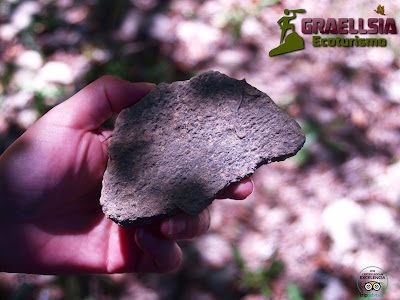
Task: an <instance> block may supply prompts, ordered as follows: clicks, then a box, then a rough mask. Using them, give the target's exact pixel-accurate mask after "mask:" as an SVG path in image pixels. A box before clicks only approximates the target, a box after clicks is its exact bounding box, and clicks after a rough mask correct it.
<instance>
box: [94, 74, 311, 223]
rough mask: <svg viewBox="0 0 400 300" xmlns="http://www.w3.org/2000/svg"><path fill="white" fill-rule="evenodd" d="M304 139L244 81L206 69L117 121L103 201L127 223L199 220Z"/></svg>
mask: <svg viewBox="0 0 400 300" xmlns="http://www.w3.org/2000/svg"><path fill="white" fill-rule="evenodd" d="M304 141H305V137H304V134H303V133H302V131H301V129H300V126H299V125H298V124H297V123H296V122H295V121H294V120H293V119H292V118H291V117H290V116H289V115H287V114H286V113H285V112H284V111H282V110H281V109H280V108H279V107H278V106H276V104H275V103H274V102H273V101H272V100H271V99H270V98H269V97H268V96H267V95H266V94H264V93H262V92H260V91H259V90H257V89H256V88H254V87H252V86H251V85H249V84H248V83H246V81H245V80H241V81H240V80H236V79H233V78H230V77H228V76H226V75H223V74H221V73H219V72H207V73H203V74H201V75H199V76H196V77H194V78H192V79H191V80H188V81H181V82H174V83H172V84H166V83H161V84H159V85H158V86H157V87H156V88H155V89H154V90H152V91H151V92H150V93H149V94H148V95H147V96H145V97H144V98H143V99H142V100H141V101H140V102H139V103H138V104H136V105H134V106H133V107H130V108H127V109H124V110H123V111H122V112H121V113H120V115H119V116H118V119H117V121H116V125H115V131H114V133H113V136H112V138H111V141H110V147H109V161H108V165H107V170H106V172H105V174H104V178H103V189H102V194H101V199H100V203H101V205H102V206H103V212H104V213H105V214H106V215H107V217H109V218H110V219H112V220H113V221H114V222H116V223H118V224H120V225H123V226H132V225H141V224H147V223H151V222H152V221H154V220H158V219H162V218H165V217H167V216H173V215H176V214H179V213H182V212H184V213H187V214H189V215H196V214H198V213H200V212H201V211H202V210H203V209H204V208H206V207H207V206H208V205H210V204H211V202H212V201H213V200H214V198H215V196H216V194H217V193H218V192H219V191H221V190H223V189H224V188H226V187H227V186H228V185H229V184H231V183H234V182H238V181H240V180H241V179H243V178H245V177H249V176H250V175H251V174H253V173H254V170H255V169H256V168H257V167H259V166H261V165H262V164H267V163H270V162H273V161H280V160H284V159H286V158H287V157H290V156H292V155H294V154H296V152H297V151H299V150H300V148H301V147H302V145H303V144H304Z"/></svg>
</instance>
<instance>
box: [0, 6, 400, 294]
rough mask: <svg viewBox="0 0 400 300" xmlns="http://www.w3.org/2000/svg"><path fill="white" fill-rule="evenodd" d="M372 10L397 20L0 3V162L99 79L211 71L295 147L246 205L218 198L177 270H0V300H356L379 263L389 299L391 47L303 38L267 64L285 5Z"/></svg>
mask: <svg viewBox="0 0 400 300" xmlns="http://www.w3.org/2000/svg"><path fill="white" fill-rule="evenodd" d="M378 4H382V5H384V6H385V13H386V14H387V16H386V17H393V18H395V20H399V16H400V4H399V3H397V2H394V1H391V2H386V3H380V2H379V3H378V2H376V1H364V0H359V1H352V2H350V1H318V2H315V1H309V0H304V1H290V0H287V1H273V0H271V1H270V0H260V1H252V0H241V1H239V0H205V1H200V0H199V1H195V0H171V1H158V0H131V1H127V0H123V1H111V0H109V1H107V0H97V1H96V0H85V1H74V0H57V1H51V0H39V1H18V0H14V1H10V0H8V1H1V2H0V56H1V59H0V101H1V102H0V151H1V152H2V151H4V149H6V148H7V147H8V146H9V145H10V144H11V143H12V142H13V141H14V140H15V139H16V138H17V137H18V136H19V135H20V134H21V133H22V132H23V131H24V130H26V129H27V128H28V127H29V126H30V125H31V124H32V123H33V122H35V120H37V119H38V118H39V117H40V116H42V115H43V114H44V113H46V111H48V110H49V109H50V108H51V107H53V106H55V105H57V104H58V103H60V102H61V101H63V100H65V99H67V98H68V97H69V96H70V95H72V94H74V93H75V92H76V91H77V90H79V89H81V88H82V87H84V86H86V85H87V84H88V83H90V82H91V81H93V80H95V79H96V78H99V77H100V76H102V75H105V74H113V75H117V76H120V77H122V78H125V79H128V80H130V81H149V82H156V83H159V82H162V81H165V82H172V81H175V80H182V79H188V78H190V77H191V76H193V75H195V74H197V73H198V72H201V71H205V70H210V69H213V70H219V71H221V72H224V73H226V74H228V75H230V76H233V77H236V78H238V79H242V78H246V80H247V81H248V82H249V83H250V84H252V85H254V86H256V87H257V88H258V89H260V90H262V91H264V92H266V93H267V94H268V95H269V96H270V97H271V98H272V99H273V100H274V101H275V102H276V103H277V104H278V105H280V106H281V107H282V108H283V109H285V110H286V111H287V112H288V113H289V114H290V115H291V116H293V117H294V118H295V119H296V120H297V121H298V122H299V123H300V124H301V126H302V128H303V130H304V131H305V132H306V134H307V143H306V145H305V147H304V149H303V150H301V152H300V153H299V154H298V155H297V156H296V157H294V158H292V159H289V160H287V161H285V162H281V163H273V164H271V165H268V166H263V167H261V168H260V169H259V170H258V171H257V172H256V174H255V175H254V176H253V180H254V183H255V186H256V188H255V191H254V193H253V194H252V195H251V196H250V197H249V198H248V199H247V200H245V201H232V200H223V201H215V202H214V203H213V204H212V206H211V213H212V224H211V228H210V230H209V232H208V233H206V234H205V235H203V236H202V237H200V238H198V239H195V240H193V241H185V242H181V243H180V244H181V246H182V248H183V249H184V254H185V260H184V264H183V266H182V268H181V269H180V270H179V271H177V272H174V273H171V274H164V275H152V274H140V275H138V274H120V275H90V276H40V275H24V274H6V273H1V274H0V298H1V299H40V300H45V299H246V300H258V299H294V300H299V299H327V300H331V299H332V300H333V299H358V290H357V287H356V277H357V275H358V273H359V272H360V271H361V270H362V269H363V268H365V267H367V266H370V265H376V266H379V267H381V268H382V269H384V270H385V271H386V272H387V274H388V277H389V288H388V289H387V292H386V295H385V299H398V298H399V297H400V231H399V230H398V228H399V225H400V214H399V209H400V161H399V158H400V106H399V104H400V71H399V65H400V58H399V54H400V50H399V46H400V38H399V36H398V35H388V36H384V37H385V38H387V40H388V46H387V47H385V48H379V47H375V48H374V47H371V48H342V47H335V48H314V47H312V45H311V40H312V38H311V35H308V36H304V35H303V37H304V40H305V43H306V49H305V50H303V51H298V52H293V53H291V54H286V55H283V56H277V57H274V58H270V57H268V52H269V51H270V50H271V49H272V48H274V47H276V46H278V44H279V39H280V30H279V28H278V25H277V24H276V21H277V20H278V19H279V18H280V17H282V16H283V10H284V9H285V8H289V9H299V8H304V9H306V11H307V14H306V16H307V17H323V18H327V17H335V18H338V17H353V18H358V17H362V18H371V17H378V15H376V13H375V12H374V11H373V10H374V9H376V7H377V5H378ZM303 16H304V15H301V14H299V15H298V18H297V20H296V21H295V22H294V24H295V26H296V29H297V32H300V20H301V18H302V17H303ZM397 26H399V24H397ZM398 29H399V28H398ZM111 123H112V122H110V124H111ZM2 242H6V241H2Z"/></svg>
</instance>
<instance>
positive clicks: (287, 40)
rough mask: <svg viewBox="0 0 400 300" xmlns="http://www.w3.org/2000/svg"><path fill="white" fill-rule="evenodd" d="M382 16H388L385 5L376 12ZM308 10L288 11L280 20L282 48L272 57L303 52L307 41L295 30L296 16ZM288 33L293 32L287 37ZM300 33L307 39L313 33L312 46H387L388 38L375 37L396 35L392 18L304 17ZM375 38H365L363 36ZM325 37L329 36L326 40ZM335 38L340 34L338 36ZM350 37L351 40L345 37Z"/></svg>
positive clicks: (277, 49)
mask: <svg viewBox="0 0 400 300" xmlns="http://www.w3.org/2000/svg"><path fill="white" fill-rule="evenodd" d="M375 11H376V12H377V13H378V14H379V15H385V8H384V6H381V5H379V6H378V8H377V10H375ZM305 12H306V10H305V9H295V10H289V9H285V10H284V13H285V15H286V16H284V17H282V18H280V19H279V20H278V22H277V23H278V25H279V27H280V29H281V40H280V45H279V46H278V47H276V48H274V49H272V50H271V51H270V52H269V56H275V55H279V54H285V53H289V52H293V51H298V50H302V49H304V39H303V38H302V37H301V36H300V35H299V34H298V33H297V32H296V31H295V28H294V24H291V23H290V22H291V21H292V20H294V19H295V18H296V16H297V14H300V13H301V14H303V13H305ZM288 31H291V32H290V33H289V34H288V35H287V36H286V34H287V33H288ZM301 33H302V34H303V35H304V36H306V35H309V34H313V36H312V45H313V47H386V45H387V40H386V38H384V37H382V36H379V38H377V37H376V34H381V35H387V34H397V28H396V23H395V20H394V19H393V18H386V19H385V18H368V19H367V20H364V19H363V18H358V19H357V20H355V19H354V18H337V19H335V18H327V19H323V18H302V19H301ZM366 34H368V35H372V36H368V37H366V38H364V37H363V35H366ZM323 35H329V36H328V37H324V36H323ZM334 35H337V36H336V37H335V36H334ZM344 35H349V36H350V37H347V36H346V37H344Z"/></svg>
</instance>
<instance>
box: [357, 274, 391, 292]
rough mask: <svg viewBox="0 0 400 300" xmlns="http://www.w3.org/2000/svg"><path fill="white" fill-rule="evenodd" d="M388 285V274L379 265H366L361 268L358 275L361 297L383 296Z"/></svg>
mask: <svg viewBox="0 0 400 300" xmlns="http://www.w3.org/2000/svg"><path fill="white" fill-rule="evenodd" d="M388 285H389V279H388V276H387V274H386V272H385V271H383V270H382V269H381V268H379V267H375V266H369V267H366V268H364V269H362V270H361V272H360V273H359V274H358V277H357V288H358V290H359V291H360V296H361V297H371V296H372V297H383V295H384V294H385V292H386V289H387V288H388Z"/></svg>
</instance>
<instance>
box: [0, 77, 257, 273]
mask: <svg viewBox="0 0 400 300" xmlns="http://www.w3.org/2000/svg"><path fill="white" fill-rule="evenodd" d="M154 86H155V85H153V84H147V83H129V82H127V81H123V80H120V79H117V78H114V77H111V76H105V77H102V78H100V79H99V80H97V81H95V82H93V83H92V84H90V85H88V86H87V87H85V88H84V89H82V90H81V91H80V92H78V93H77V94H76V95H74V96H73V97H71V98H70V99H68V100H66V101H65V102H63V103H61V104H60V105H58V106H56V107H55V108H53V109H52V110H50V111H49V112H48V113H47V114H46V115H44V116H43V117H42V118H41V119H39V120H38V121H37V122H36V123H35V124H33V125H32V126H31V127H30V128H29V129H28V130H27V131H26V132H25V133H24V134H23V135H22V136H21V137H20V138H19V139H18V140H17V141H15V142H14V143H13V144H12V145H11V146H10V147H9V148H8V149H7V150H6V151H5V152H4V153H3V155H2V156H1V157H0V178H1V180H0V239H1V243H0V271H8V272H24V273H43V274H54V273H58V274H62V273H64V274H65V273H119V272H168V271H171V270H173V269H175V268H177V267H178V266H179V265H180V262H181V259H182V253H181V250H180V248H179V246H178V245H177V244H176V242H175V240H176V239H186V238H193V237H195V236H197V235H199V234H201V233H203V232H205V231H206V230H207V229H208V227H209V223H210V215H209V212H208V209H206V210H204V211H203V212H202V213H201V214H199V215H198V216H194V217H190V216H186V215H181V216H176V217H173V218H170V219H167V220H163V221H160V222H157V223H154V224H151V225H147V226H142V227H132V228H126V227H121V226H118V225H117V224H115V223H114V222H112V221H111V220H109V219H107V218H106V217H105V215H104V214H103V213H102V211H101V207H100V204H99V197H100V192H101V181H102V177H103V174H104V170H105V168H106V164H107V159H108V155H107V148H108V137H109V136H110V135H111V134H112V131H110V130H106V129H101V128H100V125H101V124H102V123H103V122H104V121H105V120H106V119H108V118H109V117H110V116H111V114H112V113H113V112H114V113H119V112H120V111H121V110H122V109H124V108H126V107H129V106H132V105H134V104H135V103H136V102H138V101H139V100H140V99H141V98H142V97H143V96H144V95H145V94H147V93H148V92H149V91H150V90H151V89H152V88H153V87H154ZM252 188H253V186H252V183H251V181H250V180H245V181H243V182H242V183H239V184H237V185H234V186H231V187H230V188H228V189H227V190H226V191H225V192H224V193H223V194H222V195H221V196H222V197H229V198H235V199H243V198H245V197H247V196H248V195H249V194H250V193H251V191H252Z"/></svg>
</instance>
